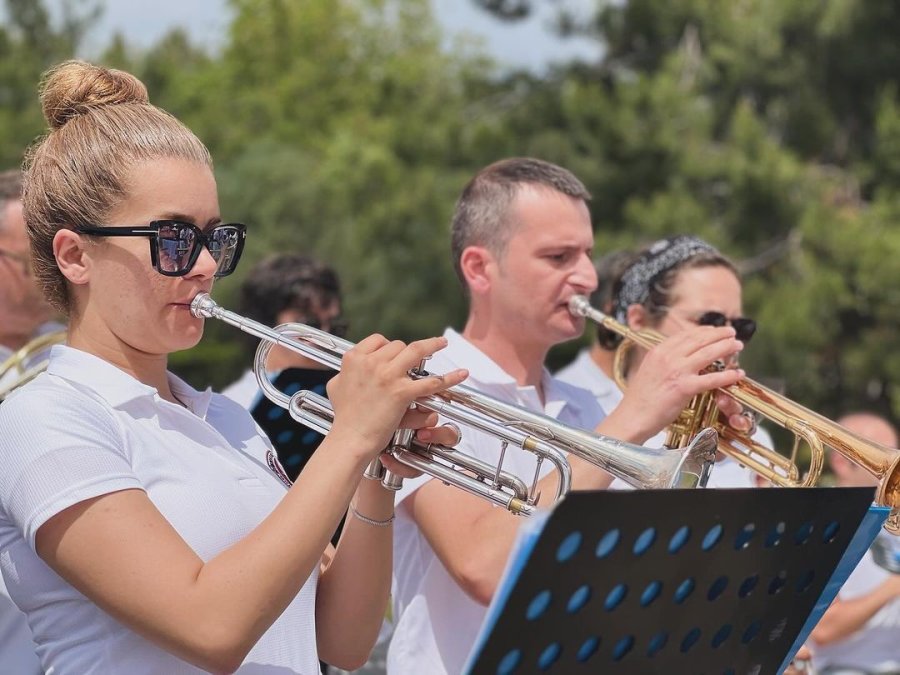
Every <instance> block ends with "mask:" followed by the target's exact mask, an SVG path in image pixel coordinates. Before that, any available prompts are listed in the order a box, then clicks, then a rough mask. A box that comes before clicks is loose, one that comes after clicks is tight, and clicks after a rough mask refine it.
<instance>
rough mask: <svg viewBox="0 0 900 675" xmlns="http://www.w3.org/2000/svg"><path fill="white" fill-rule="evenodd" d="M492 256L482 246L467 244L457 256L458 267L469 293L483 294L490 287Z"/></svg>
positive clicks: (474, 294)
mask: <svg viewBox="0 0 900 675" xmlns="http://www.w3.org/2000/svg"><path fill="white" fill-rule="evenodd" d="M493 266H494V256H493V255H491V252H490V251H488V250H487V249H486V248H484V247H483V246H467V247H466V248H465V249H464V250H463V252H462V255H460V256H459V268H460V270H461V271H462V275H463V279H465V280H466V286H468V287H469V292H470V293H471V295H473V296H476V295H483V294H485V293H487V292H488V291H489V290H490V288H491V279H492V271H493Z"/></svg>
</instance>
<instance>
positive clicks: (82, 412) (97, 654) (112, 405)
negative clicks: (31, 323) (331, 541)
mask: <svg viewBox="0 0 900 675" xmlns="http://www.w3.org/2000/svg"><path fill="white" fill-rule="evenodd" d="M169 383H170V386H171V388H172V391H173V393H174V394H175V396H177V397H178V399H179V400H181V401H182V402H184V404H185V405H186V408H185V407H181V406H179V405H175V404H173V403H169V402H168V401H165V400H163V399H161V398H160V397H159V395H158V393H157V391H156V389H154V388H152V387H148V386H146V385H144V384H142V383H140V382H139V381H137V380H136V379H134V378H133V377H131V376H130V375H128V374H126V373H125V372H123V371H121V370H119V369H118V368H116V367H115V366H113V365H111V364H109V363H107V362H106V361H103V360H101V359H99V358H97V357H95V356H92V355H90V354H87V353H85V352H81V351H79V350H76V349H72V348H70V347H65V346H57V347H54V348H53V351H52V353H51V359H50V365H49V367H48V369H47V372H46V373H44V374H42V375H40V376H39V377H38V378H36V379H35V380H34V381H32V382H31V383H30V384H28V385H26V386H25V387H23V388H22V389H20V390H19V391H17V392H16V393H15V394H13V395H12V396H10V397H9V398H8V399H7V400H6V401H5V402H4V403H3V405H2V406H0V428H2V429H3V433H2V434H0V465H2V466H3V471H0V567H2V572H3V576H4V579H5V581H6V584H7V587H8V588H9V593H10V596H11V597H12V599H13V600H14V601H15V603H16V604H17V605H18V606H19V608H20V609H21V610H22V611H23V612H24V613H25V614H26V616H27V617H28V623H29V625H30V627H31V630H32V633H33V635H34V640H35V642H36V643H37V645H38V655H39V657H40V659H41V662H42V665H43V667H44V669H45V670H46V671H47V672H53V673H54V675H68V674H70V673H71V674H77V675H85V674H88V673H98V674H99V673H103V674H108V673H128V674H129V675H135V674H142V673H146V674H147V675H149V674H151V673H153V674H156V673H166V674H167V675H169V674H181V673H200V672H202V671H200V670H199V669H198V668H196V667H194V666H192V665H190V664H188V663H186V662H184V661H181V660H180V659H178V658H176V657H175V656H173V655H171V654H169V653H168V652H166V651H164V650H163V649H161V648H159V647H157V646H156V645H155V644H153V643H151V642H150V641H148V640H146V639H144V638H143V637H141V636H140V635H138V634H137V633H135V632H133V631H132V630H130V629H129V628H128V627H126V626H125V625H123V624H121V623H119V622H118V621H117V620H115V619H114V618H112V617H111V616H109V615H108V614H106V613H105V612H104V611H103V610H101V609H100V608H98V607H97V606H96V605H94V604H93V603H92V602H91V601H89V600H88V599H87V598H85V597H84V596H82V595H81V594H80V593H79V592H78V591H76V590H75V589H74V588H72V587H71V586H70V585H69V584H67V583H66V582H65V581H63V580H62V579H61V578H60V577H59V576H57V575H56V574H55V573H54V572H53V571H52V570H51V569H50V568H49V567H47V565H45V564H44V562H43V561H42V560H41V559H40V558H39V557H38V556H37V554H36V553H35V535H36V533H37V531H38V529H39V528H40V526H41V525H42V524H43V523H45V522H46V521H47V520H48V519H49V518H51V517H52V516H53V515H55V514H57V513H59V512H61V511H63V510H64V509H66V508H68V507H69V506H72V505H74V504H76V503H78V502H81V501H83V500H86V499H90V498H92V497H96V496H100V495H104V494H108V493H111V492H115V491H118V490H126V489H139V490H143V491H145V492H146V493H147V495H148V497H149V498H150V500H151V501H152V502H153V503H154V505H155V506H156V508H157V509H159V511H160V513H162V515H163V516H164V517H165V518H166V519H167V520H168V521H169V522H170V523H171V524H172V526H173V527H174V528H175V529H176V530H177V531H178V533H179V534H180V535H181V537H182V538H183V539H184V540H185V542H187V544H188V545H189V546H191V548H192V549H193V550H194V551H196V553H197V554H198V555H199V556H200V557H201V558H202V559H203V560H209V559H211V558H213V557H214V556H216V555H217V554H219V553H221V552H222V551H223V550H224V549H226V548H228V547H229V546H231V545H232V544H234V543H236V542H237V541H239V540H240V539H242V538H243V537H245V536H246V535H247V534H248V533H249V532H250V531H251V530H253V528H255V527H256V526H257V525H258V524H259V522H260V521H261V520H263V519H264V518H265V517H266V516H267V515H268V514H269V513H270V512H271V511H272V509H273V508H274V507H275V506H276V505H277V504H278V502H279V501H280V500H281V499H282V498H283V497H284V494H285V491H286V489H287V486H286V484H285V483H284V482H282V478H281V477H280V476H279V473H278V470H279V466H278V464H277V462H276V460H275V459H274V458H275V455H274V452H273V450H272V448H271V445H270V444H269V442H268V440H267V439H266V438H265V436H264V435H263V434H262V433H261V432H260V431H259V429H258V428H257V426H256V424H255V423H254V421H253V419H252V418H251V417H250V415H249V413H247V411H246V410H244V409H243V408H241V407H240V406H239V405H237V404H236V403H234V402H233V401H230V400H229V399H227V398H225V397H223V396H220V395H218V394H212V393H211V392H210V391H209V390H207V391H206V392H198V391H196V390H194V389H192V388H191V387H189V386H188V385H187V384H185V383H184V382H182V381H181V380H179V379H178V378H176V377H175V376H174V375H171V374H169ZM98 555H102V552H101V551H98ZM160 573H161V574H164V573H165V570H160ZM317 577H318V570H317V569H316V570H315V571H314V572H313V574H312V575H310V578H309V579H308V580H307V581H306V583H305V585H304V586H303V588H302V590H301V591H300V593H299V594H298V595H297V597H295V598H294V600H293V602H292V603H291V604H290V605H289V606H288V608H287V609H286V610H285V611H284V613H283V614H282V615H281V616H280V617H279V618H278V619H277V620H276V622H275V623H274V624H273V625H272V626H271V627H270V629H269V630H268V631H267V632H266V633H265V634H264V635H263V636H262V638H260V640H259V642H258V643H257V644H256V645H255V646H254V647H253V649H252V650H251V651H250V653H249V655H248V656H247V658H246V660H245V662H244V664H243V665H242V666H241V668H240V670H239V672H241V673H245V674H250V673H253V674H264V673H272V675H284V674H285V673H304V674H306V673H319V663H318V658H317V654H316V637H315V593H316V583H317ZM0 670H2V669H0Z"/></svg>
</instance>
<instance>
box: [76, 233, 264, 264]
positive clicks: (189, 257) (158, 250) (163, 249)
mask: <svg viewBox="0 0 900 675" xmlns="http://www.w3.org/2000/svg"><path fill="white" fill-rule="evenodd" d="M75 231H76V232H79V233H81V234H87V235H90V236H92V237H150V261H151V262H152V263H153V268H154V269H155V270H156V271H157V272H159V273H160V274H162V275H164V276H167V277H180V276H184V275H185V274H187V273H188V272H190V271H191V269H193V267H194V264H195V263H196V262H197V259H198V258H199V257H200V252H201V251H202V250H203V247H204V246H205V247H206V250H208V251H209V254H210V255H211V256H212V258H213V260H215V261H216V271H215V274H214V276H216V277H217V278H218V277H227V276H228V275H229V274H231V273H232V272H234V268H235V267H237V264H238V260H240V259H241V253H243V251H244V240H245V239H246V238H247V227H246V226H245V225H242V224H241V223H228V224H225V225H216V226H215V227H213V228H211V229H210V230H209V231H208V232H203V230H201V229H200V228H199V227H197V226H196V225H193V224H192V223H182V222H180V221H177V220H155V221H153V222H152V223H150V224H149V225H145V226H138V227H96V226H94V225H78V226H77V227H76V228H75Z"/></svg>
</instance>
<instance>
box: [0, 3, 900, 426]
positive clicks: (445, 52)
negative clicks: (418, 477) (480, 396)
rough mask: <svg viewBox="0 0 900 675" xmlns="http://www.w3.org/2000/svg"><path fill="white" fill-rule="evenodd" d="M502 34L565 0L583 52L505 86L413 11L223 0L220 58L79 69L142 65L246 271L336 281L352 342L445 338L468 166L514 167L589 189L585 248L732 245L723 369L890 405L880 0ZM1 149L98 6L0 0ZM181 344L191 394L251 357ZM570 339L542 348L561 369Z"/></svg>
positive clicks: (894, 342)
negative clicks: (227, 18)
mask: <svg viewBox="0 0 900 675" xmlns="http://www.w3.org/2000/svg"><path fill="white" fill-rule="evenodd" d="M471 1H472V2H474V3H476V4H477V5H479V6H480V7H481V8H482V9H483V10H484V11H485V12H488V13H492V14H493V15H494V16H496V20H497V21H516V20H519V19H520V18H522V17H525V16H528V14H529V12H530V11H532V10H533V9H534V7H535V6H536V5H537V3H539V2H541V1H544V2H552V3H554V5H555V6H557V7H559V8H560V10H559V11H560V15H559V22H558V26H557V30H559V31H560V32H561V33H562V34H564V35H579V36H582V37H584V36H587V37H588V38H589V39H592V40H596V41H598V42H599V43H600V44H601V45H602V46H603V52H602V53H603V56H602V57H601V58H600V59H599V60H598V61H596V62H589V63H588V62H573V63H568V64H563V65H557V66H555V67H553V68H551V69H548V70H547V71H546V72H544V73H541V74H535V73H528V72H510V71H509V70H503V69H500V68H498V67H497V66H496V65H495V64H493V63H491V61H490V60H489V59H488V58H487V57H486V56H484V55H483V54H482V53H480V52H479V51H478V50H477V49H474V48H472V47H471V45H464V44H459V43H457V44H455V45H454V46H451V47H450V48H448V46H447V41H446V39H445V37H444V36H442V35H441V32H440V29H439V26H438V24H437V23H436V21H435V19H434V17H433V16H432V14H431V11H430V6H429V3H428V2H427V0H307V1H306V2H302V3H296V2H290V1H289V0H230V3H229V5H230V10H231V12H232V16H233V20H232V22H231V24H230V28H229V31H228V35H227V36H226V38H225V40H224V43H223V45H222V47H221V49H218V50H216V51H215V52H209V51H205V50H203V49H200V48H199V47H198V46H196V45H194V44H192V42H191V39H190V37H189V35H188V34H187V33H185V32H183V31H174V32H172V33H170V34H169V35H166V36H165V37H163V38H162V39H161V40H159V41H158V42H157V43H156V44H155V45H153V46H152V47H151V48H149V49H144V50H138V49H135V48H134V47H133V46H131V45H129V44H128V42H127V40H126V39H125V38H123V37H122V36H117V37H116V38H114V39H113V40H112V41H111V42H110V44H109V45H107V46H106V47H105V49H104V50H103V52H102V53H101V54H99V55H91V56H92V58H94V59H95V60H97V61H99V62H102V63H105V64H107V65H112V66H116V67H122V68H125V69H127V70H130V71H131V72H134V73H135V74H136V75H137V76H139V77H140V78H141V79H142V80H143V81H144V82H145V83H146V84H147V86H148V89H149V91H150V93H151V99H152V100H153V101H154V102H155V103H156V104H158V105H160V106H162V107H164V108H166V109H168V110H170V111H171V112H173V113H174V114H175V115H177V116H178V117H180V118H181V119H182V120H184V121H185V122H186V123H187V124H188V125H189V126H190V127H191V128H192V129H194V130H195V132H196V133H197V134H198V135H199V136H200V138H201V139H203V140H204V141H205V142H206V143H207V145H208V146H209V148H210V150H211V152H212V153H213V156H214V158H215V160H216V173H217V177H218V180H219V190H220V198H221V201H222V208H223V214H224V215H225V216H227V218H229V219H234V220H241V221H244V222H247V223H249V224H250V226H251V236H250V238H249V240H248V247H247V251H246V253H245V258H246V259H245V261H244V262H243V263H242V270H239V272H238V273H237V274H235V275H234V276H233V277H230V278H229V279H226V280H223V281H222V282H220V286H219V287H218V288H217V296H219V298H220V300H222V301H223V302H224V303H225V304H228V303H229V302H230V301H232V300H233V299H234V298H235V296H236V291H237V288H238V286H239V284H240V281H241V279H242V273H246V271H247V269H249V267H250V266H251V265H252V263H253V262H255V261H256V260H258V259H259V258H261V257H262V256H264V255H266V254H268V253H271V252H274V251H283V250H296V251H301V252H308V253H312V254H314V255H317V256H319V257H321V258H323V259H325V260H326V261H328V262H330V263H332V264H334V265H335V266H336V267H337V269H338V270H339V272H340V274H341V276H342V280H343V284H344V290H345V294H346V303H345V304H346V307H345V311H346V313H347V315H348V316H349V317H350V318H351V320H352V322H351V325H352V329H353V337H354V338H357V339H358V338H359V337H361V336H363V335H365V334H368V333H370V332H373V331H376V330H377V331H379V332H382V333H384V334H386V335H389V336H392V337H399V338H403V339H411V338H416V337H421V336H425V335H431V334H437V333H439V332H440V331H441V330H442V329H443V327H444V326H445V325H447V324H451V325H456V326H459V325H460V323H461V321H462V317H463V315H464V309H465V308H464V301H463V299H462V296H461V294H460V292H459V289H458V286H457V283H456V281H455V278H454V276H453V272H452V268H451V264H450V260H449V252H448V251H449V244H448V223H449V217H450V214H451V211H452V208H453V203H454V200H455V198H456V196H457V194H458V193H459V191H460V189H461V188H462V186H463V185H464V183H465V181H466V180H467V179H468V177H470V176H471V175H472V174H473V173H474V172H475V171H476V170H477V169H478V168H480V167H481V166H483V165H485V164H487V163H489V162H491V161H494V160H496V159H499V158H502V157H505V156H511V155H534V156H538V157H541V158H544V159H547V160H550V161H553V162H557V163H560V164H562V165H564V166H566V167H568V168H570V169H572V170H573V171H574V172H575V173H576V174H578V175H579V176H580V177H581V178H582V179H583V180H584V181H585V183H586V184H587V185H588V187H589V189H590V190H591V192H592V193H593V194H594V201H593V203H592V205H591V210H592V216H593V219H594V223H595V230H596V235H597V251H598V253H603V252H606V251H608V250H610V249H613V248H620V247H636V246H639V245H641V244H643V243H645V242H647V241H648V240H650V239H652V238H655V237H658V236H663V235H668V234H674V233H679V232H689V233H695V234H697V235H699V236H702V237H704V238H706V239H708V240H709V241H711V242H712V243H714V244H716V245H718V246H720V247H721V248H722V249H723V250H724V251H725V252H727V253H728V254H730V255H731V256H732V257H734V258H735V259H736V260H737V261H738V262H739V264H740V266H741V268H742V270H743V272H744V274H745V288H746V291H745V293H746V297H745V310H746V312H747V313H748V314H751V315H754V316H756V317H758V319H759V322H760V326H761V328H760V332H759V333H758V336H757V337H756V338H755V339H754V343H753V345H752V347H751V348H750V349H748V350H747V352H746V354H745V357H744V361H745V365H746V367H747V369H748V371H749V372H750V373H751V376H753V377H756V378H759V379H767V380H768V379H775V380H777V381H778V382H780V383H782V384H783V386H784V387H785V389H786V391H787V393H788V394H789V395H790V396H791V397H792V398H794V399H796V400H799V401H801V402H802V403H804V404H805V405H808V406H810V407H812V408H814V409H816V410H819V411H821V412H823V413H825V414H827V415H830V416H834V415H836V414H838V413H840V412H843V411H847V410H850V409H859V408H871V409H875V410H878V411H880V412H882V413H886V414H889V415H891V416H893V418H894V419H895V420H896V419H898V417H900V353H898V347H900V343H898V339H897V334H898V328H900V326H898V323H900V283H898V282H900V227H898V224H897V223H898V217H900V99H898V96H900V94H898V79H897V73H900V46H898V45H900V43H898V42H897V40H896V37H895V36H896V35H897V34H898V30H900V5H895V3H873V2H865V1H864V0H740V1H738V2H715V1H711V0H669V1H668V2H660V1H658V0H628V1H627V2H622V3H608V2H602V1H599V2H598V3H597V5H596V7H595V8H594V10H593V11H591V12H589V13H588V14H587V15H585V14H584V13H581V14H578V15H576V14H573V13H569V12H567V11H566V4H565V3H564V2H563V3H560V2H559V1H558V0H532V1H530V2H529V1H528V0H512V1H510V0H502V1H496V0H471ZM5 2H6V21H5V23H4V24H3V25H2V26H0V159H2V162H3V164H5V165H12V164H15V163H17V162H18V161H19V159H20V157H21V153H22V151H23V149H24V148H25V146H26V145H27V144H28V143H29V142H30V141H31V140H32V139H33V138H34V137H35V135H37V134H38V133H40V132H41V129H42V121H41V118H40V114H39V110H38V106H37V96H36V85H37V82H38V80H39V77H40V73H41V72H42V71H43V70H44V69H45V68H46V67H48V66H49V65H51V64H52V63H55V62H57V61H59V60H60V59H62V58H66V57H69V56H71V55H73V54H79V53H80V51H79V47H80V45H81V44H82V42H83V38H84V36H85V34H86V31H89V30H90V27H91V23H92V21H93V20H94V18H95V17H96V15H97V12H99V11H102V7H101V6H100V5H99V4H97V3H96V2H91V1H90V0H69V1H68V2H67V3H65V4H64V7H65V11H64V12H63V14H62V16H61V17H56V20H53V21H51V20H50V17H49V15H48V13H47V11H46V8H45V7H44V5H43V3H42V2H41V1H40V0H5ZM209 329H210V330H209V335H208V338H207V339H205V340H204V341H203V343H201V345H200V346H199V347H197V348H196V349H195V350H192V351H191V352H187V353H184V354H180V355H178V356H177V358H176V359H175V361H174V365H175V367H176V368H177V369H178V370H180V371H182V372H183V373H185V374H187V375H188V377H189V379H191V380H192V381H194V383H195V384H197V385H200V386H202V385H204V384H205V383H207V382H209V383H212V384H213V385H214V386H222V385H224V384H226V383H227V382H228V381H230V380H231V379H232V378H234V377H236V376H237V374H238V373H239V372H240V370H241V369H242V368H243V367H246V365H247V364H248V363H249V362H250V359H251V355H250V354H247V353H245V352H244V351H243V350H242V348H241V347H240V343H239V342H238V341H237V340H236V339H234V336H233V334H232V329H231V328H229V327H224V326H210V327H209ZM576 347H577V345H566V346H563V347H561V348H560V349H559V351H557V352H554V354H553V355H552V357H553V360H554V362H556V363H557V364H559V363H560V362H562V361H564V360H565V359H566V358H568V357H569V356H571V355H572V354H573V353H574V350H575V348H576Z"/></svg>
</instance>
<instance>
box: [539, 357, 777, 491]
mask: <svg viewBox="0 0 900 675" xmlns="http://www.w3.org/2000/svg"><path fill="white" fill-rule="evenodd" d="M556 377H557V378H558V379H559V380H562V381H563V382H568V383H569V384H571V385H574V386H576V387H581V388H582V389H587V390H588V391H589V392H591V393H592V394H593V395H594V398H595V399H596V400H597V402H598V403H599V404H600V407H602V408H603V410H604V411H605V412H607V413H609V412H612V410H613V409H614V408H615V407H616V406H617V405H619V403H620V402H621V401H622V398H623V397H624V394H623V393H622V390H621V389H619V386H618V385H617V384H616V382H615V380H613V379H612V378H610V377H609V376H607V374H606V373H604V372H603V371H602V370H601V369H600V366H598V365H597V364H596V363H595V362H594V360H593V359H592V358H591V354H590V348H587V347H586V348H584V349H582V350H581V351H580V352H579V353H578V357H577V358H576V359H575V360H574V361H572V363H570V364H569V365H567V366H566V367H565V368H562V369H560V370H559V371H558V372H557V373H556ZM753 439H754V440H755V441H757V442H758V443H761V444H762V445H764V446H765V447H767V448H771V447H773V445H772V437H771V436H770V435H769V432H768V431H766V430H765V429H763V428H762V427H759V428H757V430H756V433H755V434H754V435H753ZM665 443H666V432H665V431H661V432H659V433H658V434H656V435H655V436H653V437H651V438H648V439H647V441H646V442H645V443H644V446H645V447H647V448H661V447H663V445H665ZM707 487H711V488H748V487H756V482H755V480H754V476H753V472H752V471H750V470H749V469H747V468H746V467H744V466H742V465H740V464H738V463H737V462H736V461H735V460H733V459H731V458H730V457H726V458H725V459H723V460H720V461H718V462H716V465H715V467H713V470H712V473H711V474H710V477H709V483H708V484H707ZM610 488H611V489H613V490H633V489H634V488H633V487H632V486H631V485H629V484H628V483H626V482H625V481H623V480H622V479H620V478H616V479H615V480H613V482H612V485H610Z"/></svg>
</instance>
